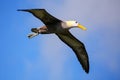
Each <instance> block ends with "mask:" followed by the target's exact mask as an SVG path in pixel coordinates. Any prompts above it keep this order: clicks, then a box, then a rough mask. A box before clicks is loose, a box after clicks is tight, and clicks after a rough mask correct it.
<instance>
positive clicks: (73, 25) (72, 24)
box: [65, 21, 86, 30]
mask: <svg viewBox="0 0 120 80" xmlns="http://www.w3.org/2000/svg"><path fill="white" fill-rule="evenodd" d="M65 23H66V25H67V27H68V28H73V27H78V28H81V29H82V30H86V28H85V27H84V26H82V25H81V24H79V23H78V22H77V21H65Z"/></svg>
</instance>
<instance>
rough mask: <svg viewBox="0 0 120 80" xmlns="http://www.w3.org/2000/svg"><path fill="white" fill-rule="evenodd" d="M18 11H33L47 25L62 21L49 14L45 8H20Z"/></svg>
mask: <svg viewBox="0 0 120 80" xmlns="http://www.w3.org/2000/svg"><path fill="white" fill-rule="evenodd" d="M18 11H26V12H30V13H32V14H33V15H34V16H35V17H37V18H38V19H40V20H41V21H42V22H43V23H44V24H45V25H49V24H54V23H57V22H61V20H59V19H57V18H55V17H54V16H52V15H51V14H49V13H48V12H47V11H46V10H45V9H20V10H18Z"/></svg>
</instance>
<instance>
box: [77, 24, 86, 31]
mask: <svg viewBox="0 0 120 80" xmlns="http://www.w3.org/2000/svg"><path fill="white" fill-rule="evenodd" d="M78 28H81V29H82V30H87V28H86V27H84V26H83V25H81V24H78Z"/></svg>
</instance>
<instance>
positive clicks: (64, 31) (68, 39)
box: [19, 9, 89, 73]
mask: <svg viewBox="0 0 120 80" xmlns="http://www.w3.org/2000/svg"><path fill="white" fill-rule="evenodd" d="M19 11H26V12H30V13H32V14H33V15H34V16H35V17H37V18H38V19H40V20H41V21H42V22H43V23H44V24H45V25H44V26H43V27H40V28H32V29H31V31H32V32H33V33H31V34H29V35H28V37H29V38H32V37H34V36H37V35H38V34H52V33H55V34H56V35H57V36H58V37H59V39H61V40H62V41H63V42H64V43H66V44H67V45H68V46H69V47H71V49H72V50H73V51H74V52H75V54H76V56H77V58H78V60H79V62H80V63H81V65H82V67H83V69H84V70H85V71H86V72H87V73H88V72H89V59H88V55H87V52H86V49H85V46H84V44H83V43H82V42H81V41H79V40H78V39H76V38H75V37H74V36H73V35H72V34H71V33H70V32H69V29H70V28H74V27H79V28H81V29H83V30H86V28H85V27H84V26H82V25H80V24H79V23H77V22H76V21H62V20H59V19H57V18H55V17H53V16H52V15H50V14H49V13H48V12H47V11H46V10H44V9H26V10H19Z"/></svg>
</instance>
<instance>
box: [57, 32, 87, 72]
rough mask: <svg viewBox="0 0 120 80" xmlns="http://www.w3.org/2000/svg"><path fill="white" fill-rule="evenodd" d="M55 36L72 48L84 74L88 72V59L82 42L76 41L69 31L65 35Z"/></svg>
mask: <svg viewBox="0 0 120 80" xmlns="http://www.w3.org/2000/svg"><path fill="white" fill-rule="evenodd" d="M56 35H57V36H58V37H59V38H60V39H61V40H62V41H63V42H64V43H66V44H67V45H68V46H69V47H71V48H72V50H73V51H74V52H75V54H76V56H77V58H78V60H79V62H80V63H81V65H82V67H83V69H84V70H85V72H87V73H88V72H89V59H88V55H87V52H86V49H85V46H84V44H83V43H82V42H80V41H79V40H77V39H76V38H75V37H74V36H73V35H72V34H71V33H70V32H69V31H68V32H67V34H57V33H56Z"/></svg>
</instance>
